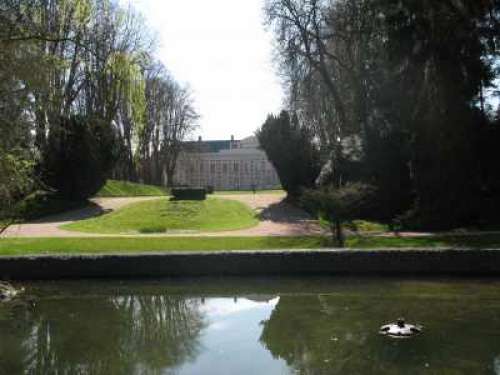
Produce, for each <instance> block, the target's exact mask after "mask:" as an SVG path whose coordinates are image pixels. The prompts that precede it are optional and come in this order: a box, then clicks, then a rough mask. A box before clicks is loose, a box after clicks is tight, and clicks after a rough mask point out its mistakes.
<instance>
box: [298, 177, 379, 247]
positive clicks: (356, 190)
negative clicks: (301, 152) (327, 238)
mask: <svg viewBox="0 0 500 375" xmlns="http://www.w3.org/2000/svg"><path fill="white" fill-rule="evenodd" d="M374 192H375V189H374V188H373V187H372V186H370V185H365V184H361V183H355V184H348V185H345V186H343V187H340V188H333V187H327V188H322V189H319V190H306V191H304V193H303V195H302V197H301V201H302V204H303V205H304V206H305V207H306V208H307V209H308V210H309V211H314V212H316V213H318V214H319V215H321V216H322V217H323V218H325V219H327V220H328V222H329V224H330V229H331V231H332V235H333V236H334V237H335V239H336V242H337V245H338V246H340V247H343V246H344V234H343V230H342V225H343V224H344V223H349V222H352V221H353V220H356V219H362V218H363V216H365V213H366V212H367V211H370V210H371V207H370V206H371V204H372V202H373V196H374Z"/></svg>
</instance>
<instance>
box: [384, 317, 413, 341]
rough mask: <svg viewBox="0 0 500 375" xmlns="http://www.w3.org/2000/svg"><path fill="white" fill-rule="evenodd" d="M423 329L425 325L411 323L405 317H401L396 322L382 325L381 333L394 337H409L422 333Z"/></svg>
mask: <svg viewBox="0 0 500 375" xmlns="http://www.w3.org/2000/svg"><path fill="white" fill-rule="evenodd" d="M422 329H423V327H422V326H421V325H419V324H409V323H406V322H405V320H404V319H403V318H399V319H398V320H397V321H396V322H395V323H389V324H386V325H383V326H382V327H380V330H379V333H380V334H381V335H383V336H389V337H393V338H409V337H413V336H416V335H418V334H419V333H421V332H422Z"/></svg>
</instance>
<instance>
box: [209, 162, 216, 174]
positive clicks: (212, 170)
mask: <svg viewBox="0 0 500 375" xmlns="http://www.w3.org/2000/svg"><path fill="white" fill-rule="evenodd" d="M210 173H215V162H214V161H211V162H210Z"/></svg>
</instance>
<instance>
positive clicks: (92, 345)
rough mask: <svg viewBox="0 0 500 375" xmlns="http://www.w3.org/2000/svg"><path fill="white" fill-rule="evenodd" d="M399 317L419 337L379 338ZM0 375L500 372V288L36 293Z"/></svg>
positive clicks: (72, 285)
mask: <svg viewBox="0 0 500 375" xmlns="http://www.w3.org/2000/svg"><path fill="white" fill-rule="evenodd" d="M399 316H404V317H406V318H407V320H408V321H411V322H416V323H420V324H423V325H424V326H425V331H424V333H423V334H422V335H420V336H418V337H416V338H413V339H409V340H395V339H390V338H387V337H382V336H379V335H378V333H377V330H378V328H379V326H380V325H382V324H384V323H387V322H390V321H393V320H395V319H396V318H398V317H399ZM0 374H2V375H3V374H5V375H16V374H106V375H108V374H201V375H210V374H217V375H224V374H231V375H233V374H238V375H245V374H257V375H267V374H454V375H455V374H500V280H491V279H483V280H473V279H460V280H456V279H447V280H443V279H439V280H410V279H367V278H361V279H354V278H306V279H231V278H225V279H190V280H171V279H167V280H154V281H152V280H143V281H123V282H119V281H72V282H43V283H42V282H40V283H32V284H28V285H27V291H26V294H25V297H24V298H23V299H22V300H18V301H16V302H10V303H8V304H2V305H0Z"/></svg>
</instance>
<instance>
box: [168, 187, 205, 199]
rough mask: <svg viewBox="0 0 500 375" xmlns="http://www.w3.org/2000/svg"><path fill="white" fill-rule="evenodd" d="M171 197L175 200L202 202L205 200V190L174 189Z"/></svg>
mask: <svg viewBox="0 0 500 375" xmlns="http://www.w3.org/2000/svg"><path fill="white" fill-rule="evenodd" d="M172 196H173V197H174V199H175V200H178V201H181V200H184V201H185V200H197V201H200V200H201V201H202V200H205V199H206V198H207V192H206V190H205V188H174V189H172Z"/></svg>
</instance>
